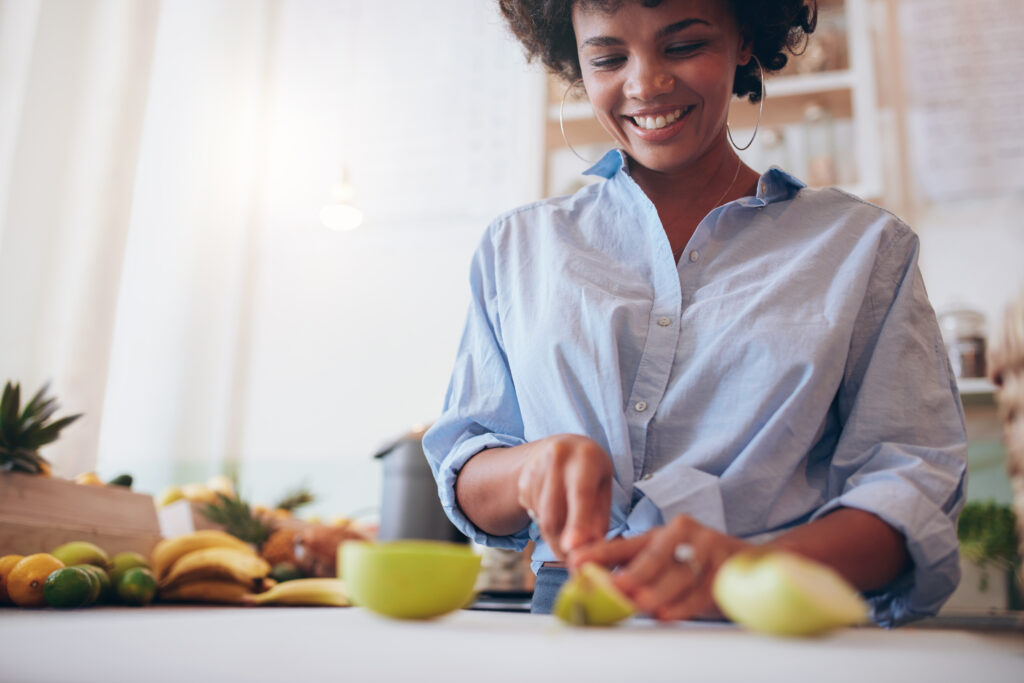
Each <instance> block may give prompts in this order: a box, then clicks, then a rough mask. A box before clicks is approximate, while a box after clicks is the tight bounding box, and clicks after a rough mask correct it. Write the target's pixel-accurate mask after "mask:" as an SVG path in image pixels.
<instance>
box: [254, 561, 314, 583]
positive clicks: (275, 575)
mask: <svg viewBox="0 0 1024 683" xmlns="http://www.w3.org/2000/svg"><path fill="white" fill-rule="evenodd" d="M264 559H266V557H264ZM270 578H272V579H273V580H274V581H277V582H278V583H283V582H285V581H295V580H297V579H304V578H306V575H305V574H303V573H302V570H301V569H299V568H298V567H296V566H295V565H294V564H292V563H291V562H278V563H277V564H275V565H274V566H273V567H271V568H270Z"/></svg>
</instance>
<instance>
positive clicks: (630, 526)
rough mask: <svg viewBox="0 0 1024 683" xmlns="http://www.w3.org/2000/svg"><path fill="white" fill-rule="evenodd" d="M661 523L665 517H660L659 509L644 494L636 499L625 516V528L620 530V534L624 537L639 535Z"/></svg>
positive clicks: (663, 522)
mask: <svg viewBox="0 0 1024 683" xmlns="http://www.w3.org/2000/svg"><path fill="white" fill-rule="evenodd" d="M663 524H665V518H664V517H662V515H661V510H659V509H658V506H657V505H655V504H654V501H652V500H651V499H650V498H648V497H647V496H644V497H642V498H641V499H640V500H639V501H637V504H636V505H634V506H633V509H632V510H631V511H630V513H629V517H627V518H626V528H625V529H624V530H623V531H622V535H623V536H625V537H626V538H629V537H630V536H639V535H640V534H642V533H644V532H645V531H649V530H650V529H653V528H655V527H659V526H662V525H663Z"/></svg>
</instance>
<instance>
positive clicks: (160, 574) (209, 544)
mask: <svg viewBox="0 0 1024 683" xmlns="http://www.w3.org/2000/svg"><path fill="white" fill-rule="evenodd" d="M206 548H234V549H236V550H242V551H248V552H249V553H250V554H255V551H254V550H253V549H252V546H250V545H249V544H248V543H246V542H245V541H242V540H240V539H238V538H235V537H234V536H232V535H231V534H228V533H225V532H223V531H218V530H215V529H203V530H201V531H195V532H193V533H191V534H185V535H183V536H175V537H173V538H165V539H164V540H162V541H160V542H159V543H157V545H156V548H154V549H153V554H152V557H151V558H150V566H151V567H152V568H153V575H154V576H155V577H156V578H157V580H158V581H159V580H162V579H163V578H164V577H165V576H166V575H167V573H168V572H169V571H170V569H171V567H172V566H173V565H174V563H175V562H177V561H178V560H179V559H180V558H182V557H184V556H185V555H188V554H189V553H193V552H195V551H197V550H204V549H206Z"/></svg>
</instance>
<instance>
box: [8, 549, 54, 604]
mask: <svg viewBox="0 0 1024 683" xmlns="http://www.w3.org/2000/svg"><path fill="white" fill-rule="evenodd" d="M63 568H64V563H63V562H61V561H60V560H58V559H57V558H56V557H54V556H53V555H50V554H49V553H34V554H32V555H26V556H25V557H23V558H21V559H20V560H18V563H17V564H16V565H14V567H13V568H12V569H11V572H10V573H9V574H8V575H7V594H8V595H9V596H10V598H11V602H13V603H14V604H15V605H17V606H18V607H42V606H43V605H45V604H46V597H45V596H44V595H43V589H44V585H45V584H46V579H47V578H48V577H49V576H50V574H52V573H53V572H55V571H57V570H58V569H63Z"/></svg>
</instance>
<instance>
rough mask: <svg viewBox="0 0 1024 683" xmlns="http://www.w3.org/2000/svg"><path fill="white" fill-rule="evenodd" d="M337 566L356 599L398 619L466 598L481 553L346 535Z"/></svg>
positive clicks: (435, 612) (425, 615)
mask: <svg viewBox="0 0 1024 683" xmlns="http://www.w3.org/2000/svg"><path fill="white" fill-rule="evenodd" d="M338 569H339V576H341V577H342V578H343V579H344V581H345V586H346V587H347V588H348V592H349V596H350V597H351V598H352V601H353V602H354V603H355V604H357V605H361V606H363V607H366V608H368V609H370V610H372V611H374V612H377V613H378V614H383V615H385V616H388V617H394V618H397V619H429V618H431V617H438V616H441V615H442V614H447V613H448V612H452V611H454V610H457V609H459V608H460V607H464V606H465V605H467V604H469V602H470V600H472V598H473V595H474V591H473V588H474V586H475V584H476V578H477V574H479V573H480V556H479V555H478V554H477V553H475V552H474V551H473V549H472V548H470V547H469V546H468V545H459V544H456V543H442V542H440V541H387V542H383V543H371V542H369V541H346V542H345V543H342V544H341V546H340V547H339V548H338Z"/></svg>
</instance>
